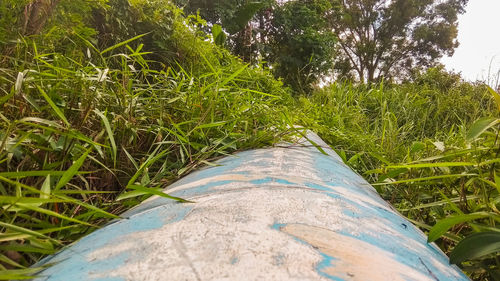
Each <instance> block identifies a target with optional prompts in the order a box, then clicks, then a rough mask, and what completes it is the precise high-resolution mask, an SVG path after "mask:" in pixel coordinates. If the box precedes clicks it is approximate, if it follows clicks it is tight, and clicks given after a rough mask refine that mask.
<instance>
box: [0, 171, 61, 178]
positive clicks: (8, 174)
mask: <svg viewBox="0 0 500 281" xmlns="http://www.w3.org/2000/svg"><path fill="white" fill-rule="evenodd" d="M63 174H64V171H52V170H41V171H20V172H0V177H6V178H26V177H46V176H50V175H52V176H62V175H63Z"/></svg>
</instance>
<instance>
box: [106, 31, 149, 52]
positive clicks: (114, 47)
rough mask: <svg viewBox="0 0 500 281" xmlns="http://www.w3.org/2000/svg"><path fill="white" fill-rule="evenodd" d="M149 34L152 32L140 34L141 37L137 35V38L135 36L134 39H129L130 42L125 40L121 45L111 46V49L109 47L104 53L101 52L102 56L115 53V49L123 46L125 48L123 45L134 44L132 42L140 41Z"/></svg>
mask: <svg viewBox="0 0 500 281" xmlns="http://www.w3.org/2000/svg"><path fill="white" fill-rule="evenodd" d="M149 33H150V32H148V33H144V34H140V35H137V36H135V37H133V38H130V39H128V40H125V41H123V42H120V43H118V44H116V45H113V46H111V47H109V48H107V49H105V50H104V51H102V52H101V55H103V54H105V53H107V52H109V51H113V50H114V49H116V48H119V47H121V46H123V45H127V44H128V43H130V42H132V41H135V40H137V39H139V38H141V37H143V36H145V35H148V34H149Z"/></svg>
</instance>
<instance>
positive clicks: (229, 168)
mask: <svg viewBox="0 0 500 281" xmlns="http://www.w3.org/2000/svg"><path fill="white" fill-rule="evenodd" d="M308 138H309V139H311V140H313V142H314V143H316V144H318V145H319V146H321V147H323V150H324V151H325V152H326V153H327V154H328V155H325V154H323V153H321V152H320V151H319V150H318V149H317V148H316V147H315V146H312V145H310V143H309V142H307V141H301V142H299V143H298V144H295V145H288V146H281V147H279V146H278V147H274V148H267V149H258V150H251V151H245V152H241V153H237V154H236V155H234V156H231V157H226V158H224V159H222V160H220V161H218V162H217V164H218V166H216V167H209V168H205V169H202V170H199V171H197V172H194V173H192V174H190V175H189V176H187V177H185V178H183V179H181V180H179V181H178V182H176V183H175V184H173V185H172V186H170V187H169V188H167V190H166V191H167V192H168V193H169V194H171V195H173V196H177V197H182V198H185V199H188V200H191V201H194V202H195V203H177V202H174V201H172V200H169V199H166V198H163V197H152V198H150V199H148V200H146V201H145V202H143V203H142V204H141V205H139V206H138V207H136V208H134V209H132V210H130V211H128V212H126V213H124V214H123V215H122V217H123V219H121V220H116V221H114V222H113V223H111V224H109V225H107V226H105V227H103V228H102V229H99V230H97V231H95V232H94V233H92V234H90V235H88V236H86V237H84V238H82V239H81V240H80V241H78V242H76V243H75V244H73V245H71V246H70V247H68V248H66V249H65V250H63V251H61V252H59V253H58V254H56V255H54V256H51V257H49V258H47V259H45V260H44V261H43V262H44V263H51V264H53V265H52V266H51V267H49V268H48V269H46V270H44V271H43V272H41V273H40V276H39V278H38V280H109V281H111V280H112V281H118V280H362V281H367V280H384V281H387V280H418V281H422V280H431V281H437V280H439V281H445V280H469V279H468V278H467V277H466V276H465V275H464V274H463V273H462V272H461V271H460V270H459V269H458V268H457V267H456V266H454V265H450V264H449V261H448V258H447V257H446V255H444V254H443V253H442V252H441V250H439V248H437V247H436V246H435V245H434V244H428V243H427V237H426V236H425V234H424V233H422V232H421V231H420V230H419V229H417V228H416V227H415V226H414V225H413V224H411V223H410V222H409V221H408V220H406V219H405V218H404V217H402V216H401V215H400V214H399V213H398V212H397V211H395V210H394V209H393V208H392V207H391V206H390V205H389V204H388V203H386V202H385V201H384V200H382V199H381V198H380V197H379V195H378V194H377V193H376V191H375V190H374V189H373V187H372V186H370V185H369V184H368V183H367V182H366V181H365V180H364V179H363V178H361V177H360V176H359V175H357V174H356V173H354V172H353V171H352V170H351V169H350V168H349V167H347V166H346V165H345V164H344V163H342V161H341V159H340V158H339V156H338V155H337V154H335V152H334V151H333V150H331V149H330V148H328V146H327V145H326V144H325V143H324V142H323V141H322V140H321V139H320V138H319V137H317V136H316V135H314V134H309V136H308Z"/></svg>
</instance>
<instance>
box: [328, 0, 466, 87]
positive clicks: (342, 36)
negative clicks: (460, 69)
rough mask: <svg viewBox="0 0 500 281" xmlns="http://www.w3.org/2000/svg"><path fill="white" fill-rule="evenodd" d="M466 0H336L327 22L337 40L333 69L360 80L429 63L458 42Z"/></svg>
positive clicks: (398, 73)
mask: <svg viewBox="0 0 500 281" xmlns="http://www.w3.org/2000/svg"><path fill="white" fill-rule="evenodd" d="M467 2H468V0H341V2H340V10H341V12H340V13H338V14H337V13H334V14H332V17H331V18H330V25H331V28H332V29H333V31H334V33H335V34H336V36H337V37H338V38H339V46H340V48H339V49H340V50H339V56H338V57H337V61H336V66H335V68H336V70H337V71H338V72H339V74H340V76H347V77H352V76H357V78H358V79H359V80H360V81H361V82H365V81H367V82H373V81H376V80H379V79H380V78H382V77H385V78H401V77H405V76H407V75H408V73H409V70H411V69H412V68H414V67H415V66H423V67H431V66H435V65H436V64H437V63H438V59H439V58H440V57H442V56H443V54H447V55H451V54H453V52H454V49H455V48H456V47H457V46H458V42H457V40H456V37H457V15H458V14H461V13H463V12H464V7H465V5H466V4H467Z"/></svg>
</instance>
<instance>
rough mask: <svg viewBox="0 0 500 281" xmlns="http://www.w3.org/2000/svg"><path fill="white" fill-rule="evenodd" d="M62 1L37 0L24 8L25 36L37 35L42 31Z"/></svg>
mask: <svg viewBox="0 0 500 281" xmlns="http://www.w3.org/2000/svg"><path fill="white" fill-rule="evenodd" d="M59 1H60V0H35V1H33V2H31V3H29V4H28V5H26V7H24V26H23V35H27V36H29V35H35V34H38V33H40V32H41V31H42V29H43V28H44V26H45V24H46V23H47V20H48V19H49V18H50V16H52V14H53V13H54V10H55V8H56V6H57V3H59Z"/></svg>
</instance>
